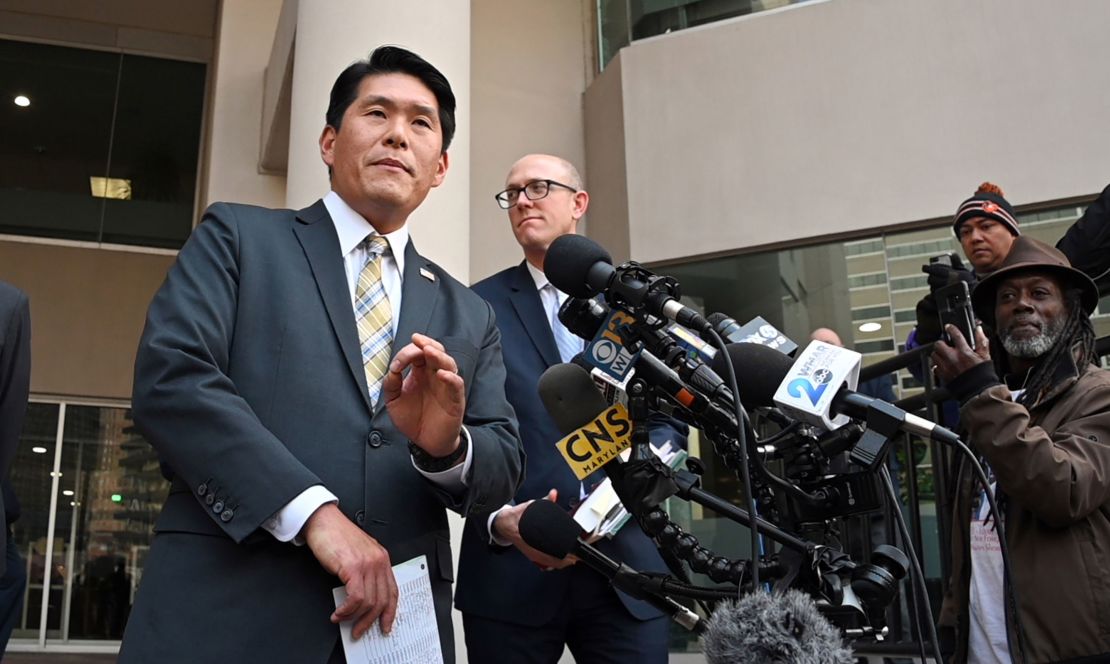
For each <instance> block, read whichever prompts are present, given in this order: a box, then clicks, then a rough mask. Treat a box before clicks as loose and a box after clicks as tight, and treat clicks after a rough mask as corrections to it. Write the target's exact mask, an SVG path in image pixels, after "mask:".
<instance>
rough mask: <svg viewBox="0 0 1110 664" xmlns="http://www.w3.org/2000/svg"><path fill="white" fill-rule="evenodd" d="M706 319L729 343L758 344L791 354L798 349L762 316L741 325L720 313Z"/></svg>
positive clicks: (710, 315) (796, 345)
mask: <svg viewBox="0 0 1110 664" xmlns="http://www.w3.org/2000/svg"><path fill="white" fill-rule="evenodd" d="M708 320H709V324H710V325H712V326H713V329H714V330H717V334H719V335H721V338H723V339H724V340H725V341H727V342H729V343H734V344H743V343H749V344H759V345H760V346H767V347H768V348H774V349H775V350H777V351H779V352H780V353H782V354H784V355H793V354H794V351H796V350H798V344H796V343H794V341H793V340H792V339H790V337H788V336H786V335H785V334H783V333H782V332H779V331H778V330H777V329H775V326H774V325H771V324H770V323H768V322H767V320H766V319H764V318H763V317H762V316H756V317H755V318H753V319H751V320H750V321H748V322H747V323H744V324H743V325H741V324H740V323H737V322H736V319H735V318H729V317H728V316H726V315H724V314H721V313H712V314H709V318H708Z"/></svg>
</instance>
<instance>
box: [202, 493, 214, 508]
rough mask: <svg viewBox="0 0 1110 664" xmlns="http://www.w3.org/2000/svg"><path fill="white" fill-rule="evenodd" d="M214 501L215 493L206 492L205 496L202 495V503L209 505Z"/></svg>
mask: <svg viewBox="0 0 1110 664" xmlns="http://www.w3.org/2000/svg"><path fill="white" fill-rule="evenodd" d="M214 502H216V494H214V493H210V494H208V495H207V496H205V497H204V504H205V505H211V504H212V503H214Z"/></svg>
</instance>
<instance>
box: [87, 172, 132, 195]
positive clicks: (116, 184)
mask: <svg viewBox="0 0 1110 664" xmlns="http://www.w3.org/2000/svg"><path fill="white" fill-rule="evenodd" d="M89 187H90V188H91V189H92V195H93V196H96V197H97V198H115V199H117V200H123V201H126V200H131V180H124V179H123V178H104V177H99V176H96V175H94V176H91V177H89Z"/></svg>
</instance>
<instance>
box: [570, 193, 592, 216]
mask: <svg viewBox="0 0 1110 664" xmlns="http://www.w3.org/2000/svg"><path fill="white" fill-rule="evenodd" d="M588 207H590V195H589V194H588V193H586V192H585V190H580V191H576V192H574V210H573V212H572V213H571V214H572V216H573V217H574V220H575V221H578V220H579V219H581V218H582V217H584V216H586V208H588Z"/></svg>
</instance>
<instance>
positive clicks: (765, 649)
mask: <svg viewBox="0 0 1110 664" xmlns="http://www.w3.org/2000/svg"><path fill="white" fill-rule="evenodd" d="M522 523H523V520H522ZM708 623H709V624H708V627H707V628H706V631H705V636H703V637H702V650H703V651H704V653H705V660H706V662H708V663H709V664H736V662H745V663H748V664H781V663H783V662H790V664H852V662H853V661H854V660H853V657H852V653H851V651H849V650H848V649H847V648H845V647H844V643H843V641H842V640H841V637H840V633H839V632H838V631H837V630H836V628H835V627H833V626H832V624H831V623H830V622H829V621H828V620H827V619H826V618H825V617H824V616H823V615H821V613H820V611H818V609H817V605H816V604H814V602H813V600H812V599H810V598H809V596H807V595H805V594H804V593H802V592H799V591H797V590H793V589H791V590H787V591H786V592H785V593H783V594H781V595H768V594H766V593H760V592H756V593H751V594H748V595H745V596H744V597H742V598H741V599H740V600H739V601H730V602H727V603H722V604H720V605H718V606H717V608H716V609H715V610H714V611H713V615H712V616H711V617H710V618H709V621H708Z"/></svg>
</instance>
